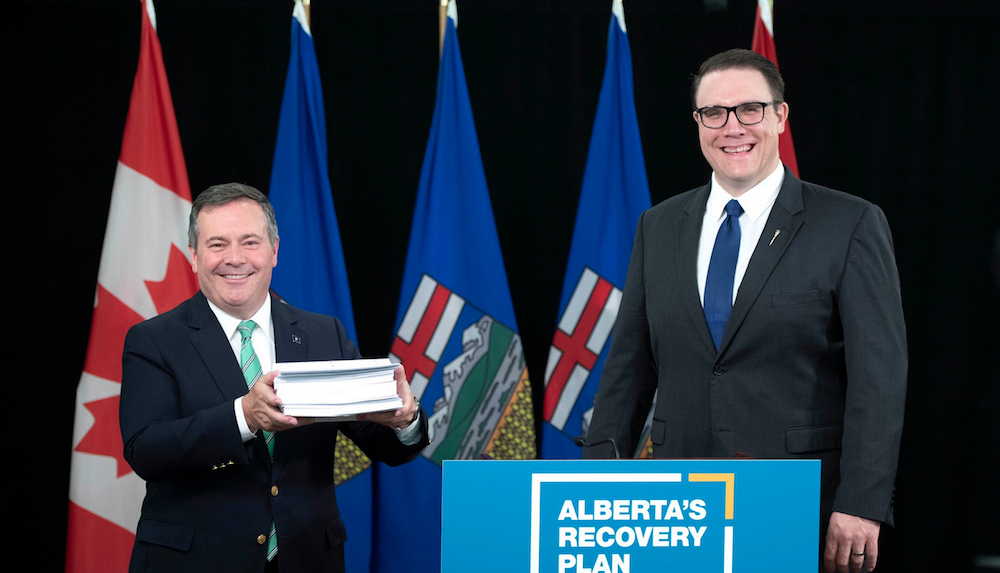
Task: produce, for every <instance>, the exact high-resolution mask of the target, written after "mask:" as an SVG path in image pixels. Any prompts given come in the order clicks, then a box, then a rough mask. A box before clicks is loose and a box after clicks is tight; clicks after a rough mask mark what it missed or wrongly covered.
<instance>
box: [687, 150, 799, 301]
mask: <svg viewBox="0 0 1000 573" xmlns="http://www.w3.org/2000/svg"><path fill="white" fill-rule="evenodd" d="M784 179H785V169H784V167H782V165H781V164H780V163H779V164H778V167H777V168H775V170H774V171H773V172H771V174H770V175H768V176H767V177H766V178H765V179H764V180H763V181H761V182H760V183H758V184H757V185H754V186H753V187H752V188H750V189H749V190H748V191H747V192H746V193H744V194H742V195H740V196H739V197H737V198H736V200H737V201H739V203H740V207H743V214H742V215H740V218H739V223H740V253H739V256H737V258H736V277H735V279H734V280H733V304H736V294H737V293H738V292H739V290H740V283H742V282H743V275H745V274H746V272H747V266H749V265H750V257H752V256H753V250H754V248H756V247H757V241H759V240H760V234H761V233H762V232H764V226H765V225H766V224H767V216H768V215H770V214H771V208H772V207H774V201H775V199H777V198H778V191H780V190H781V183H782V182H783V181H784ZM732 199H733V196H732V195H730V194H729V193H728V192H727V191H726V190H725V189H723V188H722V187H721V186H719V183H718V181H716V180H715V173H712V190H711V192H710V193H709V194H708V203H707V204H706V205H705V218H704V220H702V223H701V242H700V243H699V244H698V293H699V295H701V305H702V306H705V283H706V282H707V281H708V264H709V263H710V262H711V260H712V249H714V248H715V236H716V235H718V234H719V228H720V227H722V222H723V221H725V220H726V204H727V203H729V201H730V200H732Z"/></svg>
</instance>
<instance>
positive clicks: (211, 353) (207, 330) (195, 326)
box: [188, 291, 247, 401]
mask: <svg viewBox="0 0 1000 573" xmlns="http://www.w3.org/2000/svg"><path fill="white" fill-rule="evenodd" d="M188 326H189V327H190V328H191V329H192V332H191V336H190V340H191V343H192V344H193V345H194V347H195V349H196V350H197V351H198V354H199V355H200V356H201V359H202V361H203V362H204V363H205V366H206V367H208V371H209V373H210V374H211V375H212V380H213V381H214V382H215V384H216V386H218V388H219V391H220V392H221V393H222V395H223V397H224V398H225V399H226V400H229V401H233V400H235V399H237V398H239V397H240V396H243V395H244V394H246V393H247V384H246V381H245V380H244V379H243V375H242V373H241V372H240V365H239V363H238V362H237V360H236V356H235V355H234V354H233V348H232V346H230V345H229V339H228V338H226V333H225V332H223V331H222V326H221V325H220V324H219V320H218V319H217V318H215V315H214V314H212V309H210V308H208V300H207V299H206V298H205V295H203V294H202V293H201V291H199V292H198V293H197V294H195V295H194V299H192V305H191V314H190V317H189V318H188Z"/></svg>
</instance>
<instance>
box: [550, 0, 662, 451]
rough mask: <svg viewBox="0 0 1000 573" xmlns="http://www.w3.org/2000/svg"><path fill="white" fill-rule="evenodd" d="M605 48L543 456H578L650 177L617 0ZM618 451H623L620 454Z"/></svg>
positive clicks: (554, 350)
mask: <svg viewBox="0 0 1000 573" xmlns="http://www.w3.org/2000/svg"><path fill="white" fill-rule="evenodd" d="M611 14H612V15H611V23H610V25H609V26H608V55H607V64H606V65H605V68H604V83H603V84H602V86H601V95H600V99H599V100H598V103H597V117H596V118H595V119H594V130H593V132H592V134H591V137H590V150H589V151H588V153H587V167H586V169H585V171H584V174H583V189H582V190H581V192H580V203H579V208H578V210H577V214H576V227H575V229H574V232H573V243H572V245H571V246H570V252H569V262H568V263H567V265H566V278H565V280H564V282H563V291H562V298H561V300H560V303H559V321H558V325H557V328H556V333H555V335H554V336H553V338H552V347H551V348H550V350H549V359H548V362H547V364H546V368H545V401H544V405H543V408H542V412H543V417H544V421H543V423H542V457H543V458H549V459H559V458H579V457H580V456H581V453H582V452H581V450H580V447H579V446H577V445H576V444H575V443H574V441H573V439H574V438H575V437H576V436H581V435H583V436H585V435H586V432H587V425H588V422H589V420H590V414H591V411H592V410H593V407H594V394H595V393H596V392H597V386H598V383H599V382H600V378H601V370H602V368H603V366H604V359H605V358H606V357H607V351H608V348H609V347H610V346H611V344H610V340H611V338H610V336H611V329H612V327H613V326H614V324H615V319H616V318H617V316H618V304H619V303H620V302H621V295H622V291H621V289H622V288H623V287H624V286H625V275H626V274H627V272H628V261H629V256H630V255H631V252H632V240H633V238H634V236H635V226H636V223H637V222H638V221H639V215H640V214H642V212H643V211H644V210H646V209H648V208H649V207H650V200H649V183H648V182H647V180H646V164H645V162H644V161H643V155H642V141H641V140H640V139H639V123H638V119H637V118H636V112H635V98H634V96H633V91H632V55H631V52H630V51H629V45H628V36H627V34H626V30H625V9H624V7H623V6H622V2H621V0H614V2H613V3H612V6H611ZM623 455H628V454H627V453H623Z"/></svg>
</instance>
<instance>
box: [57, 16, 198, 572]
mask: <svg viewBox="0 0 1000 573" xmlns="http://www.w3.org/2000/svg"><path fill="white" fill-rule="evenodd" d="M140 2H141V3H142V7H143V9H142V40H141V46H140V49H139V65H138V68H137V70H136V74H135V83H134V84H133V85H132V97H131V101H130V103H129V111H128V118H127V119H126V121H125V134H124V135H123V136H122V150H121V155H120V156H119V159H118V168H117V170H116V172H115V181H114V186H113V188H112V192H111V208H110V212H109V214H108V226H107V230H106V232H105V235H104V247H103V250H102V252H101V266H100V269H99V271H98V275H97V294H96V297H95V305H94V315H93V319H92V321H91V325H90V341H89V343H88V345H87V357H86V360H85V362H84V366H83V374H82V375H81V376H80V385H79V386H78V387H77V391H76V412H75V419H74V425H73V453H72V462H71V463H72V469H71V471H70V489H69V523H68V531H67V538H66V571H67V572H69V573H77V572H89V571H101V572H115V571H127V570H128V561H129V555H130V553H131V551H132V544H133V543H134V540H135V529H136V525H137V524H138V522H139V513H140V508H141V505H142V499H143V495H144V494H145V484H144V483H143V481H142V479H140V478H139V477H138V476H137V475H135V473H134V472H133V471H132V468H130V467H129V465H128V464H127V463H126V462H125V459H124V457H123V454H122V452H123V447H122V438H121V431H120V430H119V427H118V399H119V395H120V390H121V379H122V362H121V355H122V346H123V343H124V340H125V333H126V332H127V331H128V329H129V327H131V326H132V325H133V324H135V323H137V322H140V321H142V320H145V319H147V318H150V317H152V316H155V315H157V314H159V313H161V312H165V311H167V310H170V309H171V308H173V307H175V306H177V304H178V303H180V302H182V301H184V300H185V299H187V298H188V297H190V296H191V295H192V294H194V293H195V291H196V290H197V289H198V283H197V279H196V277H195V276H194V274H193V273H192V272H191V264H190V261H189V260H188V258H187V255H186V253H187V238H186V235H187V217H188V214H189V213H190V211H191V189H190V187H189V186H188V179H187V168H186V167H185V165H184V156H183V155H182V153H181V143H180V137H179V135H178V133H177V122H176V120H175V118H174V106H173V102H172V101H171V98H170V88H169V86H168V85H167V76H166V73H165V71H164V68H163V57H162V55H161V53H160V41H159V39H158V38H157V36H156V13H155V12H154V10H153V3H152V0H140Z"/></svg>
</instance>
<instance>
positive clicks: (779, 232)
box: [767, 229, 781, 247]
mask: <svg viewBox="0 0 1000 573" xmlns="http://www.w3.org/2000/svg"><path fill="white" fill-rule="evenodd" d="M780 234H781V229H775V230H774V236H773V237H771V242H770V243H768V244H767V246H768V247H770V246H771V245H773V244H774V240H775V239H777V238H778V235H780Z"/></svg>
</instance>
